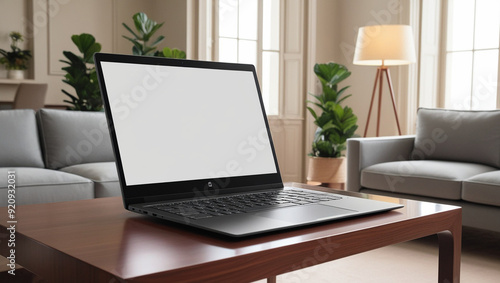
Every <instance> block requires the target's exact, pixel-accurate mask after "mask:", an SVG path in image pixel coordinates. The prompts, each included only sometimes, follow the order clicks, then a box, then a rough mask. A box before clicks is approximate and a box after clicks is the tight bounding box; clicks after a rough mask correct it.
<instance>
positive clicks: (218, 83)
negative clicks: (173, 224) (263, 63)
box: [101, 62, 277, 185]
mask: <svg viewBox="0 0 500 283" xmlns="http://www.w3.org/2000/svg"><path fill="white" fill-rule="evenodd" d="M101 64H102V75H103V77H104V81H105V87H106V92H107V95H108V99H109V108H110V110H111V114H112V116H113V122H114V129H115V131H116V138H117V143H118V148H119V152H120V156H121V162H122V166H123V172H124V175H125V182H126V184H127V185H140V184H151V183H163V182H176V181H186V180H198V179H211V178H226V177H236V176H249V175H260V174H271V173H276V172H277V170H276V165H275V163H274V157H273V153H272V149H271V146H270V143H269V138H268V134H267V130H266V124H265V121H264V117H263V113H262V109H261V104H260V101H259V96H258V90H257V87H256V82H255V79H254V75H253V72H251V71H232V70H219V69H205V68H191V67H173V66H153V65H141V64H131V63H116V62H102V63H101Z"/></svg>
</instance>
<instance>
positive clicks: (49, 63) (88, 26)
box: [0, 0, 187, 105]
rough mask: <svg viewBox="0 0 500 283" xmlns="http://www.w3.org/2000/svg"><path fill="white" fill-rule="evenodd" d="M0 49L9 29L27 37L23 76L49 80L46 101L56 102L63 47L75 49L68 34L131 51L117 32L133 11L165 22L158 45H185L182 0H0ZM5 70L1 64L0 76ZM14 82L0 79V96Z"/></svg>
mask: <svg viewBox="0 0 500 283" xmlns="http://www.w3.org/2000/svg"><path fill="white" fill-rule="evenodd" d="M0 7H1V9H0V48H3V49H6V48H9V39H8V34H9V32H10V31H12V30H19V31H21V32H23V34H24V35H26V37H27V42H26V47H29V48H30V49H31V50H32V51H33V54H34V58H33V60H32V62H31V64H32V67H31V69H30V70H29V71H28V72H27V77H28V78H30V79H34V80H35V81H40V82H47V83H49V89H48V93H47V100H46V103H47V104H54V105H60V104H63V100H65V99H67V97H66V96H65V95H64V94H63V93H62V92H61V89H65V90H67V91H69V92H70V93H74V92H73V89H72V88H71V87H70V86H67V85H65V84H64V83H63V82H62V76H63V74H64V73H63V72H62V71H61V67H62V66H63V65H64V64H63V63H61V62H59V60H61V59H64V56H63V54H62V51H63V50H67V51H72V52H75V53H76V54H78V53H77V52H78V50H77V48H76V46H74V44H73V42H72V41H71V35H73V34H80V33H83V32H85V33H90V34H92V35H94V36H95V38H96V40H97V41H98V42H99V43H101V44H102V47H103V48H102V51H103V52H116V53H126V54H131V53H132V52H131V48H132V44H131V43H130V42H128V41H127V40H126V39H124V38H122V35H128V31H126V30H125V28H124V27H123V26H122V22H125V23H127V24H128V25H129V26H133V21H132V15H133V14H134V13H136V12H145V13H146V14H147V15H148V16H149V17H150V18H152V19H154V20H155V21H157V22H165V24H164V26H163V27H162V28H161V29H160V30H159V31H158V32H157V33H156V35H160V34H161V35H164V36H165V37H166V39H165V40H164V41H163V42H162V43H161V44H160V47H161V48H163V47H165V46H168V47H176V48H180V49H183V50H185V49H186V38H187V35H186V26H187V19H186V17H187V12H186V9H187V8H186V7H187V4H186V1H184V0H85V1H83V0H0ZM5 77H6V71H5V69H4V67H3V66H0V80H1V78H5ZM14 94H15V87H14V86H13V85H9V86H5V85H2V84H0V100H8V99H12V98H13V96H14Z"/></svg>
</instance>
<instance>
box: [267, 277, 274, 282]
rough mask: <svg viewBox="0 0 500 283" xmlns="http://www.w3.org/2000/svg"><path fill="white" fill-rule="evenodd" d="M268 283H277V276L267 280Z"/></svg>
mask: <svg viewBox="0 0 500 283" xmlns="http://www.w3.org/2000/svg"><path fill="white" fill-rule="evenodd" d="M267 283H276V276H273V277H269V278H267Z"/></svg>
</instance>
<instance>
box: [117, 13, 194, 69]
mask: <svg viewBox="0 0 500 283" xmlns="http://www.w3.org/2000/svg"><path fill="white" fill-rule="evenodd" d="M132 19H133V20H134V26H135V29H136V31H133V30H132V29H131V28H130V27H129V26H128V25H127V24H125V23H122V25H123V26H124V27H125V28H126V29H127V30H128V31H129V32H130V33H131V34H132V36H133V37H128V36H125V35H123V38H125V39H127V40H129V41H130V42H132V44H134V46H132V53H133V54H134V55H145V56H157V57H166V58H177V59H186V52H184V51H182V50H179V49H177V48H172V49H170V48H168V47H165V48H163V49H162V50H156V49H157V48H158V47H157V45H158V44H159V43H160V42H161V41H163V39H165V37H164V36H163V35H160V36H158V37H157V38H156V39H155V40H154V41H153V42H152V43H149V40H151V39H152V37H153V34H154V33H155V32H156V31H157V30H158V29H159V28H161V27H162V26H163V24H164V23H160V24H159V23H157V22H155V21H153V20H152V19H150V18H148V16H147V15H146V14H145V13H142V12H140V13H136V14H134V15H133V16H132Z"/></svg>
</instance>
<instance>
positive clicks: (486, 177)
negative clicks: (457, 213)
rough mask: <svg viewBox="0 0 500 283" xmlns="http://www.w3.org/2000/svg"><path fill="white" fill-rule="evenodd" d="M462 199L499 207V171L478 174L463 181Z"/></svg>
mask: <svg viewBox="0 0 500 283" xmlns="http://www.w3.org/2000/svg"><path fill="white" fill-rule="evenodd" d="M462 199H464V200H466V201H470V202H475V203H480V204H489V205H495V206H500V171H493V172H488V173H483V174H479V175H476V176H473V177H471V178H468V179H467V180H465V181H464V183H463V188H462Z"/></svg>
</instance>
